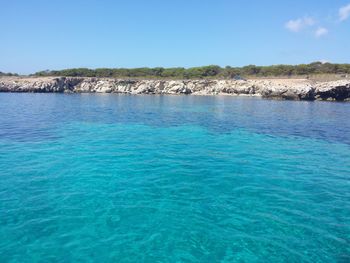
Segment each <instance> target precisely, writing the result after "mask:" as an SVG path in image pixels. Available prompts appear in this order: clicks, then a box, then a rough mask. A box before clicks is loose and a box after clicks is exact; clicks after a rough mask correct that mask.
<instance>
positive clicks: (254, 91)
mask: <svg viewBox="0 0 350 263" xmlns="http://www.w3.org/2000/svg"><path fill="white" fill-rule="evenodd" d="M0 92H61V93H63V92H65V93H94V92H99V93H124V94H193V95H250V96H262V97H265V98H276V99H289V100H329V101H350V80H341V81H330V82H314V81H309V80H305V79H264V80H247V81H244V80H131V79H130V80H125V79H124V80H122V79H105V78H73V77H58V78H57V77H45V78H21V77H3V78H0Z"/></svg>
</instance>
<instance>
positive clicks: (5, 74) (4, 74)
mask: <svg viewBox="0 0 350 263" xmlns="http://www.w3.org/2000/svg"><path fill="white" fill-rule="evenodd" d="M1 76H9V77H11V76H18V74H15V73H4V72H1V71H0V77H1Z"/></svg>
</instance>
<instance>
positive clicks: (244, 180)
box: [0, 94, 350, 263]
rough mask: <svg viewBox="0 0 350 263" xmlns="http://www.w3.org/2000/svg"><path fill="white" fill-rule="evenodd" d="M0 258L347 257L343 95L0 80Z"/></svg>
mask: <svg viewBox="0 0 350 263" xmlns="http://www.w3.org/2000/svg"><path fill="white" fill-rule="evenodd" d="M0 112H1V115H0V262H344V263H345V262H350V246H349V244H350V122H349V119H348V118H349V116H350V104H346V103H322V102H289V101H272V100H261V99H256V98H235V97H196V96H123V95H54V94H0Z"/></svg>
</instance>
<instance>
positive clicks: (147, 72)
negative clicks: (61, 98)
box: [34, 62, 350, 79]
mask: <svg viewBox="0 0 350 263" xmlns="http://www.w3.org/2000/svg"><path fill="white" fill-rule="evenodd" d="M318 74H350V64H331V63H321V62H314V63H311V64H301V65H274V66H255V65H249V66H245V67H230V66H227V67H225V68H222V67H219V66H215V65H211V66H205V67H194V68H187V69H185V68H160V67H159V68H134V69H127V68H115V69H111V68H99V69H87V68H73V69H64V70H52V71H50V70H47V71H40V72H37V73H35V74H34V76H66V77H111V78H152V79H153V78H174V79H200V78H221V79H229V78H233V77H235V76H237V75H240V76H249V77H293V76H308V75H318Z"/></svg>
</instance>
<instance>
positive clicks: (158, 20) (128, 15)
mask: <svg viewBox="0 0 350 263" xmlns="http://www.w3.org/2000/svg"><path fill="white" fill-rule="evenodd" d="M0 4H1V5H0V8H1V15H0V23H1V26H2V27H1V28H2V30H1V39H0V71H3V72H19V73H32V72H35V71H39V70H45V69H63V68H72V67H89V68H98V67H143V66H147V67H156V66H162V67H176V66H183V67H192V66H201V65H209V64H216V65H220V66H226V65H231V66H242V65H247V64H256V65H269V64H298V63H309V62H312V61H317V60H322V61H323V60H325V61H330V62H339V63H348V62H350V5H349V4H350V0H344V1H342V0H332V1H331V0H308V1H305V0H283V1H276V0H244V1H243V0H236V1H233V0H215V1H214V0H174V1H170V0H169V1H166V0H148V1H147V0H124V1H121V0H119V1H118V0H114V1H112V0H111V1H107V0H100V1H89V0H84V1H83V0H70V1H68V0H60V1H56V0H50V1H47V0H45V1H38V0H31V1H29V0H11V1H6V0H0ZM348 5H349V6H348ZM341 8H343V9H341Z"/></svg>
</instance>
